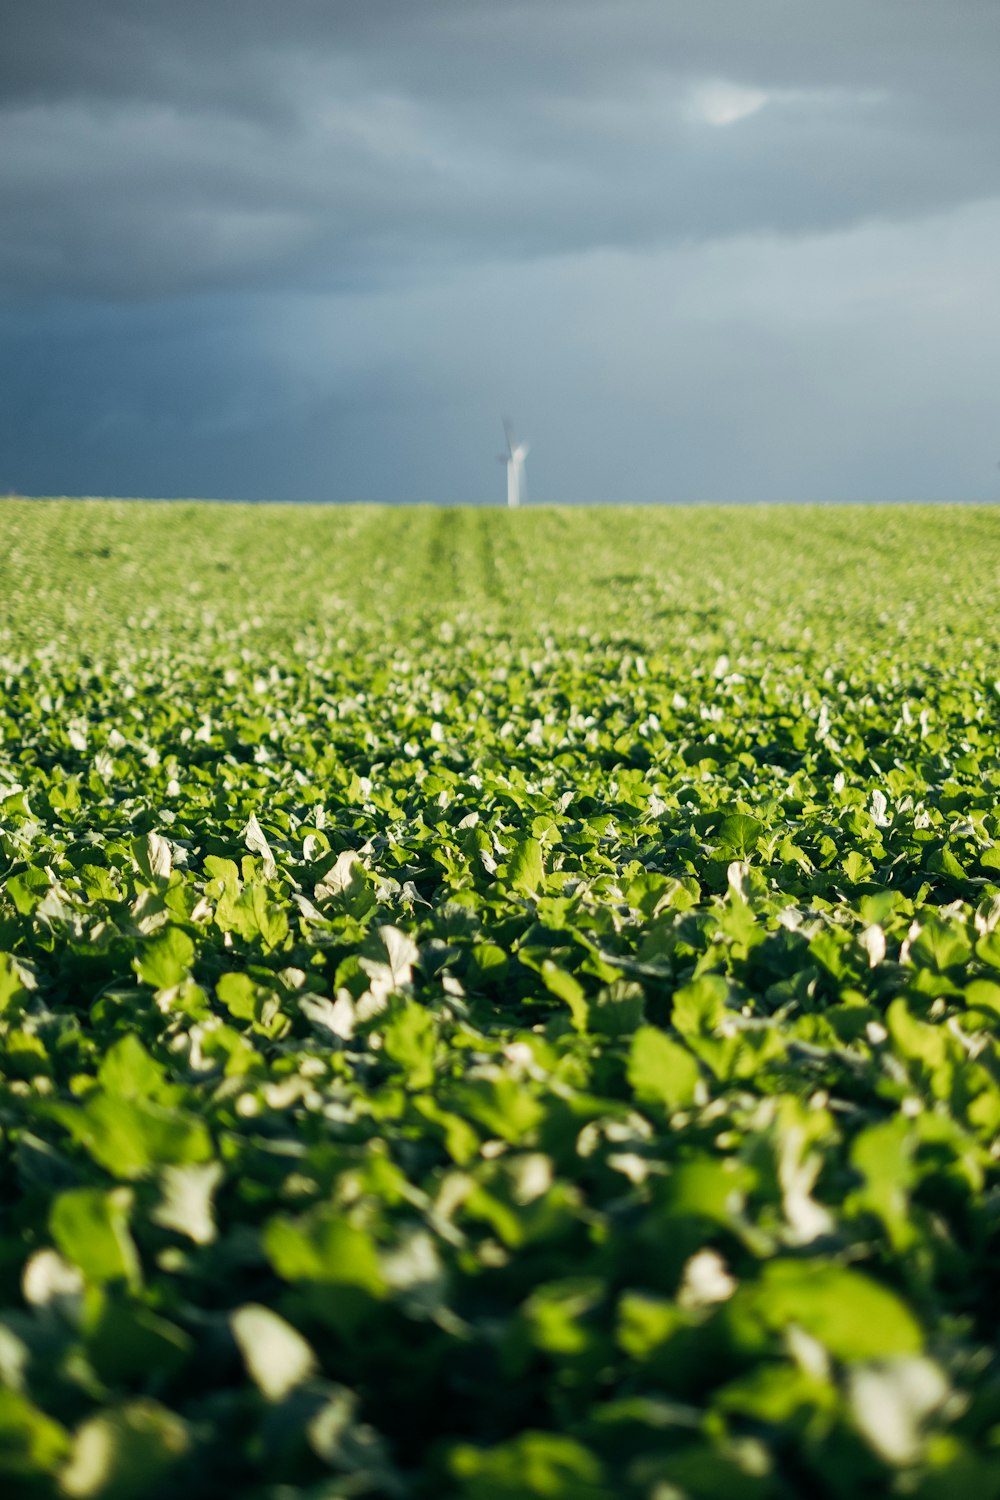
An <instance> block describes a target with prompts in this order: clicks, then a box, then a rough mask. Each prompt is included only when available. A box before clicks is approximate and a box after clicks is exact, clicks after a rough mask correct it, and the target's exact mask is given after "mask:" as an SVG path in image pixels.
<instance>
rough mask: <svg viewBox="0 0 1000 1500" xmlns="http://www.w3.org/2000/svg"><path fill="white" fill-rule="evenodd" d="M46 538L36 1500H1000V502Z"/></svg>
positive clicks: (10, 634)
mask: <svg viewBox="0 0 1000 1500" xmlns="http://www.w3.org/2000/svg"><path fill="white" fill-rule="evenodd" d="M0 543H2V545H0V590H2V593H0V686H2V691H0V881H2V890H0V1481H2V1483H3V1486H4V1494H10V1495H12V1496H15V1497H20V1496H25V1497H38V1500H63V1497H69V1500H147V1497H148V1500H171V1497H180V1496H184V1497H186V1500H209V1497H213V1500H214V1497H225V1496H234V1497H236V1496H239V1497H240V1500H334V1497H349V1496H359V1497H371V1500H382V1497H385V1500H396V1497H398V1500H411V1497H412V1500H439V1497H441V1500H515V1497H523V1496H527V1497H530V1496H539V1497H555V1500H797V1497H804V1496H809V1497H817V1500H856V1497H876V1496H889V1495H899V1496H909V1497H915V1500H960V1497H963V1496H973V1495H975V1496H976V1497H977V1500H990V1497H991V1496H993V1497H1000V1369H998V1364H997V1350H996V1330H997V1315H998V1311H1000V1306H998V1300H1000V1292H998V1287H1000V1193H998V1169H997V1146H996V1143H997V1140H998V1133H1000V1051H998V1035H1000V753H998V721H1000V681H998V678H1000V659H998V652H997V643H996V632H995V624H994V613H995V599H996V590H997V584H998V572H1000V513H998V512H996V511H995V510H990V509H987V508H972V507H969V508H959V507H955V508H936V509H932V508H929V507H928V508H920V507H900V508H892V509H885V510H874V509H872V510H866V509H864V508H855V509H850V508H829V509H819V508H807V507H788V508H773V509H766V508H760V509H754V510H748V511H741V510H739V509H732V510H725V509H722V508H705V509H694V508H692V509H687V510H681V509H670V510H662V511H639V510H580V511H554V510H538V511H535V512H522V513H520V514H516V515H510V514H506V513H502V512H486V511H474V510H455V511H446V510H433V509H427V510H421V509H413V510H400V511H386V510H379V509H376V508H365V507H356V508H338V509H331V510H321V509H310V508H304V507H303V508H298V507H294V508H293V507H288V508H283V507H251V506H247V507H239V506H196V505H181V504H174V505H159V506H157V505H141V504H131V505H125V504H112V503H103V502H87V503H82V502H45V503H42V502H35V503H29V502H5V503H3V504H2V505H0Z"/></svg>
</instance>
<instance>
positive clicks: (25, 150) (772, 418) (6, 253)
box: [0, 0, 1000, 501]
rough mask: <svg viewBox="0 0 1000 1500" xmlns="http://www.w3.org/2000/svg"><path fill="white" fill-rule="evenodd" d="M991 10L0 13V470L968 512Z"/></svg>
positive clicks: (636, 7)
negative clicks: (918, 503)
mask: <svg viewBox="0 0 1000 1500" xmlns="http://www.w3.org/2000/svg"><path fill="white" fill-rule="evenodd" d="M998 54H1000V4H998V0H838V3H837V4H834V3H832V0H754V3H747V0H698V3H693V0H0V209H2V213H3V233H2V235H0V492H2V491H3V490H5V489H6V488H8V487H10V488H17V489H20V490H23V491H25V492H27V493H53V492H63V493H81V492H86V493H117V494H147V495H148V494H159V495H164V494H166V495H170V494H195V495H197V494H201V495H216V496H220V497H226V496H232V497H247V498H268V497H270V498H282V497H285V498H302V499H364V498H371V499H383V500H421V499H423V500H444V501H470V500H480V499H491V498H492V499H497V498H502V492H503V474H502V470H501V469H500V467H499V466H498V465H497V464H496V462H495V452H496V445H497V440H498V435H499V420H498V419H499V413H500V412H501V411H503V410H505V409H506V410H510V409H511V408H513V412H514V415H515V417H516V418H517V420H518V424H519V430H521V432H522V433H523V435H524V436H525V437H527V438H529V439H530V440H531V442H532V452H531V457H530V458H529V461H528V487H529V494H530V496H531V497H532V498H534V499H536V500H537V499H549V500H554V501H570V500H601V499H606V500H640V501H642V500H645V501H656V500H662V499H683V498H712V497H714V498H732V499H760V498H772V499H794V498H820V499H835V498H854V499H868V498H884V499H898V498H904V497H912V498H921V497H923V498H942V499H944V498H974V497H979V498H988V497H990V496H991V495H992V493H993V490H994V489H995V484H994V481H995V478H996V472H997V471H996V457H997V454H996V453H995V452H994V444H995V440H996V433H997V431H998V429H1000V412H998V411H997V408H996V399H995V395H994V393H995V391H996V390H997V389H1000V369H998V361H1000V356H998V354H997V351H998V349H1000V292H998V289H997V278H996V271H995V267H996V263H997V260H998V258H1000V153H998V151H997V149H996V142H997V139H998V136H1000V90H998V89H997V88H996V82H995V71H996V59H997V56H998Z"/></svg>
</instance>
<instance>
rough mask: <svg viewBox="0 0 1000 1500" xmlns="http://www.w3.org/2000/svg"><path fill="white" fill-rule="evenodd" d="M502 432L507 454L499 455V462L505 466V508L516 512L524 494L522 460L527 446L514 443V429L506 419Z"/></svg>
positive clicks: (524, 457)
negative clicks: (505, 441)
mask: <svg viewBox="0 0 1000 1500" xmlns="http://www.w3.org/2000/svg"><path fill="white" fill-rule="evenodd" d="M503 430H504V436H505V437H506V439H507V452H506V453H501V455H500V462H501V463H502V464H506V465H507V508H508V510H517V507H518V506H519V505H520V503H521V498H522V496H523V494H524V460H525V459H526V458H527V456H528V445H527V443H518V442H516V441H515V439H514V429H513V427H512V426H511V425H510V419H509V418H508V417H504V419H503Z"/></svg>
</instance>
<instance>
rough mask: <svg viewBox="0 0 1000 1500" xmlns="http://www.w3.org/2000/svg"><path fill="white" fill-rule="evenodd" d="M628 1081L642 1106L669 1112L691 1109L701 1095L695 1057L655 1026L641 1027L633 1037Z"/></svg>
mask: <svg viewBox="0 0 1000 1500" xmlns="http://www.w3.org/2000/svg"><path fill="white" fill-rule="evenodd" d="M628 1081H629V1083H630V1084H631V1086H632V1090H633V1092H634V1093H635V1096H636V1098H637V1099H638V1100H639V1101H640V1103H643V1104H659V1105H661V1106H663V1107H664V1108H665V1109H667V1110H674V1109H690V1108H691V1106H692V1105H694V1104H696V1103H697V1102H698V1095H699V1092H701V1089H700V1085H701V1073H700V1070H699V1068H698V1064H697V1062H696V1061H695V1059H694V1057H692V1055H691V1053H690V1052H688V1051H687V1049H686V1048H685V1047H682V1046H681V1045H680V1044H679V1043H678V1042H675V1041H673V1040H671V1038H670V1037H669V1036H667V1034H666V1033H665V1032H663V1031H660V1030H659V1029H658V1028H657V1027H655V1026H641V1027H640V1028H639V1030H638V1031H637V1032H636V1033H635V1035H634V1037H633V1038H632V1047H631V1050H630V1052H629V1060H628Z"/></svg>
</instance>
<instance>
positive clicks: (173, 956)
mask: <svg viewBox="0 0 1000 1500" xmlns="http://www.w3.org/2000/svg"><path fill="white" fill-rule="evenodd" d="M193 960H194V943H193V942H192V941H191V939H190V937H188V935H187V933H186V932H184V931H183V930H182V929H181V928H180V927H168V928H167V929H166V930H165V931H164V932H162V933H160V934H158V936H156V937H154V938H153V939H152V940H151V941H150V942H149V943H148V944H147V945H146V947H145V948H144V950H143V952H142V953H141V954H140V955H139V956H138V957H137V958H134V959H133V960H132V966H133V968H134V969H135V972H136V974H137V975H138V976H139V978H140V979H141V980H142V982H143V984H150V985H152V986H153V989H154V990H167V989H172V988H173V986H174V985H176V984H180V982H181V980H182V979H184V978H186V977H187V975H188V974H189V973H190V972H191V964H192V962H193Z"/></svg>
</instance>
